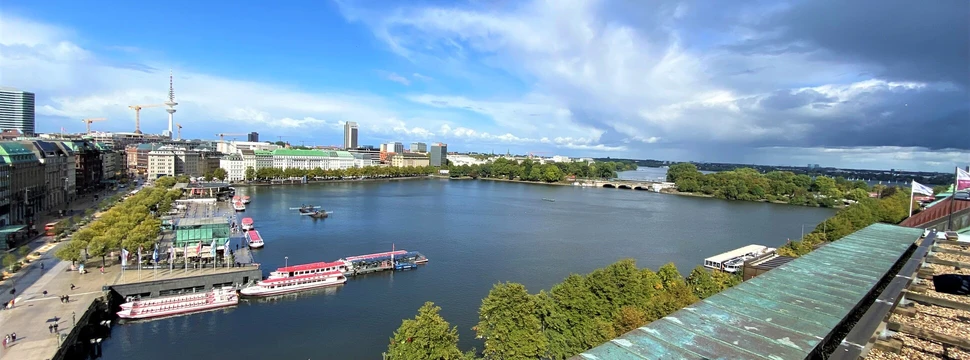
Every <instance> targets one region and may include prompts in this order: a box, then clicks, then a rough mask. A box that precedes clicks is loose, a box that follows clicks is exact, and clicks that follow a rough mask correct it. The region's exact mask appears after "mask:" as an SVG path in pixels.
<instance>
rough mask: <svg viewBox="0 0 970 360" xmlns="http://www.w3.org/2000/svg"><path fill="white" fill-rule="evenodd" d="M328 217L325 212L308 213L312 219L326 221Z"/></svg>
mask: <svg viewBox="0 0 970 360" xmlns="http://www.w3.org/2000/svg"><path fill="white" fill-rule="evenodd" d="M329 216H330V214H328V213H327V212H326V211H325V210H318V211H314V212H312V213H310V217H312V218H314V219H326V218H327V217H329Z"/></svg>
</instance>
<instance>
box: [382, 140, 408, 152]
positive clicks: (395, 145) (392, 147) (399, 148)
mask: <svg viewBox="0 0 970 360" xmlns="http://www.w3.org/2000/svg"><path fill="white" fill-rule="evenodd" d="M386 147H387V152H389V153H395V154H400V153H402V152H404V144H402V143H399V142H396V141H395V142H389V143H387V144H386Z"/></svg>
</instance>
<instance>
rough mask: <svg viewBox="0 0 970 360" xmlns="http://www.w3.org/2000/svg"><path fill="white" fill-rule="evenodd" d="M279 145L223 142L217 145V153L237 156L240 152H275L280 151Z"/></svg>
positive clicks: (252, 142)
mask: <svg viewBox="0 0 970 360" xmlns="http://www.w3.org/2000/svg"><path fill="white" fill-rule="evenodd" d="M279 148H280V147H279V145H276V144H270V143H265V142H255V141H235V140H233V141H222V142H219V143H217V144H216V151H218V152H221V153H223V154H235V153H237V152H239V151H240V150H266V151H273V150H276V149H279Z"/></svg>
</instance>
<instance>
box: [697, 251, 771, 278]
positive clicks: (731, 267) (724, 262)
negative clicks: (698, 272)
mask: <svg viewBox="0 0 970 360" xmlns="http://www.w3.org/2000/svg"><path fill="white" fill-rule="evenodd" d="M775 250H776V249H775V248H770V247H767V246H764V245H748V246H744V247H741V248H737V249H734V250H731V251H728V252H725V253H722V254H719V255H715V256H711V257H709V258H707V259H704V267H707V268H710V269H715V270H722V271H726V272H729V273H734V272H737V271H738V270H741V269H742V268H743V267H744V262H745V261H748V260H751V259H754V258H756V257H758V256H761V255H764V254H767V253H770V252H772V251H775Z"/></svg>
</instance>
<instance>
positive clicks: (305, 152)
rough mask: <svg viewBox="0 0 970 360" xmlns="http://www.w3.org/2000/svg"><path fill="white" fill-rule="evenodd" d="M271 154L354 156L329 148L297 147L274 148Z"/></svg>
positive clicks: (351, 157) (346, 157)
mask: <svg viewBox="0 0 970 360" xmlns="http://www.w3.org/2000/svg"><path fill="white" fill-rule="evenodd" d="M273 156H324V157H332V158H345V159H348V158H349V159H353V158H354V156H353V155H351V154H350V153H349V152H346V151H330V150H297V149H276V150H273Z"/></svg>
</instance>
